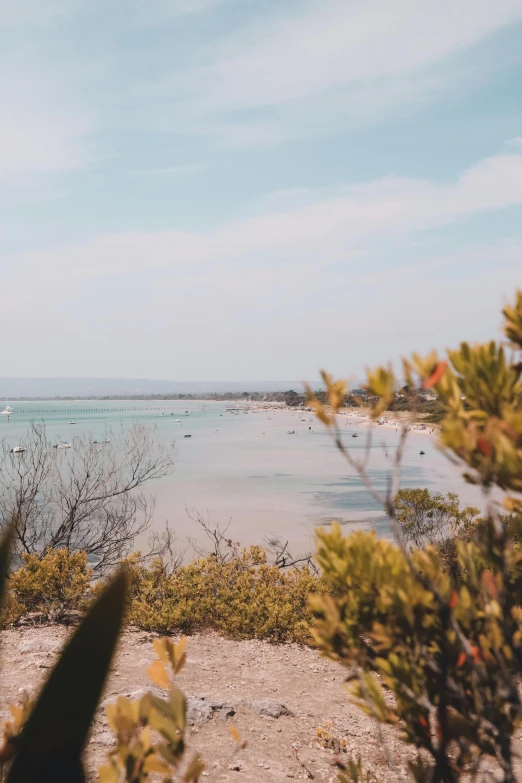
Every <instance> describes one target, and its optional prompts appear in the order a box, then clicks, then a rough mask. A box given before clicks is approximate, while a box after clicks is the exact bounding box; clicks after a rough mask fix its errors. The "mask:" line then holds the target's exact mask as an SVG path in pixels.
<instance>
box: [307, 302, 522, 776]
mask: <svg viewBox="0 0 522 783" xmlns="http://www.w3.org/2000/svg"><path fill="white" fill-rule="evenodd" d="M504 315H505V318H506V324H505V329H504V331H505V334H506V336H507V337H508V339H509V341H510V342H511V348H512V349H513V350H512V352H511V353H510V354H508V353H507V352H506V350H505V348H504V347H503V346H502V345H499V344H496V343H494V342H490V343H487V344H485V345H475V346H470V345H468V344H467V343H462V344H461V347H460V349H459V350H456V351H449V352H448V360H447V361H446V360H439V359H438V357H437V355H436V354H435V353H432V354H430V355H429V356H428V357H427V358H425V359H423V358H422V357H420V356H417V355H414V356H413V359H412V361H411V362H409V361H406V360H404V361H403V373H404V379H405V380H406V382H407V384H408V385H409V386H415V387H417V386H418V385H419V381H420V384H421V385H422V386H423V387H424V388H435V390H436V392H437V395H438V399H439V400H440V401H441V404H442V405H443V406H444V412H445V415H444V419H443V421H442V428H441V445H442V447H443V448H444V449H445V450H446V452H447V453H448V456H450V458H451V459H452V460H453V461H454V462H457V463H459V464H461V465H463V467H464V468H465V473H464V476H465V478H466V479H467V480H468V481H469V482H471V483H474V484H478V485H479V486H481V487H482V488H483V490H484V496H485V501H486V503H487V510H486V514H485V518H484V520H481V521H479V520H477V519H476V517H475V511H476V510H474V509H469V510H468V509H465V510H464V512H461V511H460V509H459V508H458V504H456V503H454V502H453V501H454V500H455V499H454V498H452V497H451V496H448V497H446V498H444V497H438V498H431V497H430V496H429V493H423V491H417V492H416V493H415V492H414V493H413V494H412V493H411V491H410V493H408V492H405V493H404V492H403V493H402V496H401V494H400V493H398V486H397V473H396V474H395V476H394V477H393V478H392V480H391V481H390V482H389V490H388V492H387V494H386V495H385V496H383V497H382V504H383V506H384V507H385V508H386V510H387V512H388V514H389V516H390V518H391V522H392V526H393V528H394V530H395V531H396V533H397V544H393V543H391V542H389V541H385V540H379V539H377V538H376V536H375V534H372V533H362V532H358V533H353V534H352V535H351V536H349V537H348V538H344V537H343V536H342V534H341V529H340V527H339V526H334V527H333V528H332V531H331V532H329V533H326V532H324V531H323V532H320V533H319V534H318V542H319V551H318V556H317V557H318V564H319V566H320V568H321V569H322V575H323V579H324V581H325V582H326V585H327V587H328V588H329V592H330V595H324V596H316V597H313V598H312V601H311V603H312V607H313V610H314V613H315V616H316V618H317V624H316V627H315V629H314V637H315V639H316V642H317V644H318V646H319V647H320V648H321V649H322V650H323V652H324V653H325V654H326V655H328V656H329V657H332V658H334V659H335V660H338V661H340V662H341V663H342V664H344V665H346V666H349V667H351V669H352V673H351V674H350V677H349V680H350V681H351V691H352V694H353V695H354V696H355V698H356V700H357V701H358V703H359V704H360V705H361V707H362V708H363V709H364V710H366V711H367V712H368V713H369V714H370V715H372V716H374V717H375V718H376V719H377V720H379V721H381V722H384V723H389V724H392V725H397V726H398V727H400V729H401V731H402V734H403V737H404V739H405V740H406V741H407V742H409V743H411V744H412V745H414V746H415V747H416V748H417V749H418V751H419V755H418V757H417V761H416V763H415V764H413V765H412V772H413V775H414V778H415V780H416V781H418V782H419V781H426V782H427V781H430V783H454V781H457V780H459V779H460V778H461V777H462V776H464V775H465V774H468V773H473V772H474V771H476V770H477V769H479V767H480V764H481V762H482V759H483V757H484V756H490V757H491V756H493V757H495V758H496V759H497V761H498V765H499V768H500V770H501V774H502V780H503V781H504V782H505V783H513V781H514V780H515V777H514V772H513V750H512V744H511V740H512V736H513V732H514V730H515V728H516V727H517V726H518V725H519V724H520V721H521V716H522V703H521V699H520V694H519V690H518V683H519V679H520V675H521V674H522V548H521V547H520V541H521V535H522V501H521V500H520V494H519V493H520V492H521V491H522V361H521V359H522V292H519V293H518V294H517V299H516V303H515V306H514V307H508V308H505V310H504ZM415 374H417V375H418V376H419V378H418V379H417V378H416V379H415V380H414V378H413V376H414V375H415ZM323 378H324V380H325V383H326V386H327V396H328V401H329V409H326V408H325V406H324V405H323V404H322V403H321V401H320V400H317V399H316V398H315V397H314V396H313V394H311V393H310V403H311V404H312V405H313V407H314V408H315V410H316V413H317V415H318V416H319V418H320V419H321V420H322V421H323V422H324V423H325V424H326V425H327V427H328V428H329V430H330V432H331V433H332V436H333V438H334V441H335V442H336V444H337V446H338V447H339V449H340V451H341V452H342V453H343V455H344V456H345V457H346V459H347V461H348V463H349V464H350V465H351V466H352V467H353V468H354V469H355V470H356V471H357V472H358V473H359V475H360V476H361V478H362V479H364V481H365V482H366V484H367V486H370V482H369V479H368V474H367V472H366V462H365V461H364V459H362V460H361V459H358V458H357V456H353V455H351V454H350V451H349V449H348V448H347V447H345V446H344V444H343V442H342V436H341V433H340V430H339V427H338V425H337V422H336V419H335V414H336V412H337V410H338V408H339V400H340V399H341V398H342V395H343V390H344V385H343V383H342V382H340V381H334V380H333V379H332V378H331V377H330V376H329V375H328V374H327V373H323ZM398 386H399V381H398V379H397V377H396V376H395V374H394V372H393V370H392V368H391V367H386V368H385V367H379V368H377V370H375V371H374V372H372V373H370V374H369V375H368V385H367V388H368V391H369V392H370V393H372V394H374V395H376V396H377V398H378V399H377V401H376V402H375V404H374V407H373V411H372V416H373V418H374V419H376V418H377V417H378V416H379V415H380V414H381V412H382V411H383V410H384V409H385V407H386V406H387V405H388V404H389V401H390V400H391V399H392V397H393V393H394V390H395V389H396V388H397V387H398ZM405 434H406V432H404V433H403V436H405ZM400 454H401V452H400V447H399V451H398V455H397V460H398V462H400ZM492 488H497V489H500V490H504V491H505V494H504V497H503V508H504V509H505V510H507V511H508V512H509V513H508V514H505V513H501V509H502V506H499V504H498V502H496V501H495V499H494V498H493V497H492V493H491V489H492ZM374 494H375V496H376V497H377V496H378V493H377V492H374ZM416 515H417V516H416ZM437 518H439V521H440V520H441V521H442V528H444V527H445V526H446V525H449V527H450V528H451V526H452V525H453V527H454V531H455V532H456V533H457V534H461V538H460V539H459V538H456V539H455V538H453V539H452V540H453V543H454V555H455V558H456V561H457V565H458V567H457V568H448V567H447V563H445V562H444V560H443V554H444V552H443V549H442V548H441V545H440V541H438V540H434V541H433V543H434V544H436V546H427V547H425V548H424V549H413V550H410V549H409V547H408V546H407V545H406V544H405V542H404V537H403V535H402V534H401V528H402V532H403V533H406V535H408V534H411V533H412V532H413V533H415V532H417V533H419V537H418V540H413V541H412V540H411V536H410V542H409V543H410V544H411V543H413V544H414V545H415V544H416V545H417V546H422V545H424V544H425V543H426V541H427V540H430V537H431V539H432V540H433V533H434V529H435V532H436V528H437V525H435V528H434V526H433V522H434V520H435V521H436V520H437ZM426 533H428V535H427V536H426V535H425V534H426ZM354 664H355V665H356V666H358V667H360V668H359V669H356V670H355V673H354V672H353V666H354ZM387 691H388V692H387ZM390 694H391V696H392V697H393V698H392V699H390V698H389V695H390ZM345 779H346V777H345Z"/></svg>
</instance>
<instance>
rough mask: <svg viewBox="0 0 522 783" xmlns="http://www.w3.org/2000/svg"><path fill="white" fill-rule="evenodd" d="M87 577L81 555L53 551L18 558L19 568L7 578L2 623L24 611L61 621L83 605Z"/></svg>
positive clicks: (87, 586) (87, 572)
mask: <svg viewBox="0 0 522 783" xmlns="http://www.w3.org/2000/svg"><path fill="white" fill-rule="evenodd" d="M91 576H92V572H91V570H90V568H88V565H87V556H86V554H85V552H68V551H67V550H66V549H55V550H49V551H48V552H46V553H45V554H44V555H43V556H41V557H39V556H38V555H32V554H24V555H22V565H21V567H20V568H18V569H17V570H16V571H14V572H13V573H12V574H11V575H10V576H9V580H8V591H7V596H6V602H5V607H4V611H3V613H2V620H3V624H4V625H6V624H9V623H12V622H16V620H18V619H19V618H20V617H21V616H22V615H24V614H27V613H28V612H40V613H41V614H42V615H43V616H44V618H47V619H51V620H61V619H62V618H63V617H64V615H65V614H66V613H67V612H70V611H71V610H78V609H81V608H83V607H84V606H85V604H86V601H87V599H88V595H89V591H90V581H91Z"/></svg>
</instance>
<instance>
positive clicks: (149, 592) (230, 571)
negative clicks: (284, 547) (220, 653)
mask: <svg viewBox="0 0 522 783" xmlns="http://www.w3.org/2000/svg"><path fill="white" fill-rule="evenodd" d="M130 580H131V591H130V607H129V613H128V620H129V622H130V623H132V624H134V625H136V626H138V627H139V628H143V629H145V630H153V631H159V632H160V633H172V632H174V631H182V632H184V633H192V632H194V631H196V630H200V629H213V630H216V631H219V632H220V633H222V634H224V635H226V636H229V637H232V638H235V639H245V638H257V639H269V640H270V641H274V642H281V641H295V642H307V641H310V623H311V613H310V610H309V607H308V596H309V594H310V593H316V592H318V591H320V590H321V589H323V585H322V583H321V581H320V580H319V579H318V578H317V577H315V576H314V575H312V574H311V573H310V571H309V570H308V569H307V568H303V569H289V570H288V571H282V570H280V569H279V568H277V567H276V566H273V565H269V564H267V562H266V553H265V552H264V550H262V549H261V548H260V547H251V548H250V549H247V550H243V552H242V553H241V554H239V555H238V556H237V557H234V558H233V559H232V560H230V561H228V562H225V563H222V562H219V561H218V560H217V559H216V558H215V557H213V556H212V555H209V556H208V557H204V558H199V559H198V560H195V561H194V562H192V563H190V564H189V565H186V566H182V567H180V568H178V569H176V570H175V571H174V573H173V574H171V575H168V574H166V573H165V570H164V569H163V568H162V565H161V562H160V561H156V563H154V564H153V565H152V567H150V568H145V567H143V566H139V565H137V564H136V563H134V564H131V566H130Z"/></svg>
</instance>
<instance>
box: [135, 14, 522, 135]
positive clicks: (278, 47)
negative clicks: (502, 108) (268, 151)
mask: <svg viewBox="0 0 522 783" xmlns="http://www.w3.org/2000/svg"><path fill="white" fill-rule="evenodd" d="M519 21H522V0H499V2H498V3H495V4H492V3H491V2H490V0H459V2H458V3H455V2H454V0H438V2H436V3H435V2H432V0H365V2H360V1H359V0H322V1H321V2H318V0H308V1H307V2H303V3H301V4H298V6H297V9H296V10H295V11H294V12H293V13H291V12H290V11H289V10H288V8H287V7H286V6H285V5H284V4H282V5H281V6H280V7H279V9H278V12H277V13H276V14H273V13H272V14H265V15H259V16H258V17H256V19H255V20H254V21H253V22H251V23H250V24H249V25H247V26H246V27H242V28H240V29H238V30H237V31H235V32H234V33H233V34H231V35H230V36H229V37H228V38H225V39H218V40H217V41H211V42H208V43H207V44H206V45H205V46H204V47H202V49H201V52H200V55H201V58H202V61H203V64H202V65H201V66H200V67H195V68H192V69H191V70H190V71H183V72H174V73H170V74H169V73H165V74H164V76H163V77H162V78H160V79H158V80H151V81H148V82H147V84H146V85H143V86H142V91H141V93H140V94H141V97H142V100H144V101H148V102H149V104H148V105H149V106H150V112H149V113H148V114H147V115H146V116H144V117H142V118H140V117H137V118H136V121H137V122H138V124H139V123H140V122H144V123H146V122H152V123H153V125H156V126H158V127H162V128H165V129H168V128H170V129H171V130H173V131H174V132H182V133H186V134H188V135H194V136H208V137H213V138H214V139H215V140H216V141H217V143H218V144H221V145H224V146H234V147H245V146H267V145H268V146H269V145H272V144H279V143H281V142H285V141H288V140H289V139H293V138H296V137H299V138H301V137H309V136H317V135H323V134H328V133H331V132H332V131H333V130H334V131H335V130H337V131H339V130H340V129H342V128H347V127H353V126H361V125H365V124H369V123H375V122H382V121H383V117H387V116H390V115H392V116H393V115H395V114H397V113H400V112H401V111H404V110H405V109H408V108H410V107H414V106H418V105H423V104H425V103H426V102H427V101H429V100H430V99H432V98H433V97H436V96H438V95H439V94H441V92H442V91H448V90H458V89H462V88H463V87H469V86H470V84H474V83H477V82H478V83H483V82H484V80H487V79H490V78H491V76H492V70H493V69H492V63H491V59H488V61H487V67H486V66H485V65H484V63H483V62H482V61H481V60H480V59H476V60H475V62H474V63H473V65H472V66H469V65H467V64H464V63H463V61H462V60H461V61H460V62H459V63H458V64H456V63H455V57H456V56H462V54H463V53H464V52H466V51H467V50H469V49H470V48H472V47H473V46H475V45H476V44H479V43H480V42H482V41H483V40H485V39H486V38H487V37H488V36H491V35H492V34H493V33H495V32H497V31H499V30H500V29H502V28H504V27H507V26H509V25H510V24H515V23H517V22H519ZM506 56H508V55H507V53H506ZM501 60H502V52H501V56H500V57H497V58H495V60H494V63H493V65H494V68H497V67H498V68H500V67H501Z"/></svg>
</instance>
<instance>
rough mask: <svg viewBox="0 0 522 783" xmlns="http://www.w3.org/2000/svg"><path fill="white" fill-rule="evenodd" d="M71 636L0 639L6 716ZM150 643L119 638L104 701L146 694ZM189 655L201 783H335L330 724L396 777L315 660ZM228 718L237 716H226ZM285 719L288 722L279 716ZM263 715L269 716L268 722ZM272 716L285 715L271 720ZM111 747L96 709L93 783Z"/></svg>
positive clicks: (48, 629)
mask: <svg viewBox="0 0 522 783" xmlns="http://www.w3.org/2000/svg"><path fill="white" fill-rule="evenodd" d="M67 633H68V632H67V629H65V628H63V627H60V626H44V627H39V628H17V629H13V630H8V631H4V632H2V633H1V634H0V636H1V641H2V666H3V670H2V673H3V676H2V686H1V700H2V702H1V703H2V712H3V713H4V714H5V712H6V708H7V705H8V704H10V703H16V702H17V700H18V699H19V697H20V691H21V690H23V689H27V690H28V691H29V692H31V693H34V692H35V691H36V689H37V688H38V687H39V686H40V684H41V682H42V681H43V680H44V678H45V676H46V675H47V673H48V671H49V668H50V667H51V665H52V663H53V661H54V660H55V658H56V655H57V652H58V650H59V649H60V647H61V645H62V643H63V641H64V639H65V638H66V636H67ZM153 638H154V637H153V636H152V635H150V634H147V633H142V632H139V631H127V632H126V633H125V634H124V636H123V638H122V641H121V644H120V647H119V652H118V656H117V659H116V661H115V665H114V667H113V671H112V674H111V676H110V679H109V682H108V684H107V688H106V693H105V695H104V697H103V698H104V700H105V699H110V698H111V697H113V696H116V695H118V694H123V695H127V694H131V693H133V692H135V691H138V690H139V689H140V688H143V687H148V686H149V685H151V683H150V682H149V680H148V678H147V675H146V669H147V666H148V665H149V663H150V662H151V661H152V660H153V659H154V657H155V656H154V652H153V649H152V644H151V642H152V639H153ZM187 655H188V661H187V665H186V667H185V669H184V670H183V672H182V673H181V675H180V677H179V685H180V687H181V688H182V689H183V690H184V692H185V694H186V695H187V696H189V697H201V696H202V697H205V698H204V702H203V704H204V705H209V706H210V707H211V709H208V707H207V708H206V709H204V710H200V709H199V708H198V707H197V704H198V702H196V700H194V699H191V704H192V709H191V714H190V717H191V720H192V721H194V723H195V725H192V726H191V727H190V729H189V737H188V744H189V747H190V749H191V750H198V751H200V752H201V754H202V756H203V757H204V759H205V762H206V764H207V772H206V773H205V776H204V779H205V780H209V781H241V780H245V781H260V782H261V783H262V782H264V781H266V783H269V782H270V783H271V782H272V781H280V780H283V779H287V778H295V779H298V780H299V779H301V780H303V779H308V780H312V779H313V780H317V781H331V780H335V779H336V772H335V769H334V768H333V767H332V761H333V759H334V757H335V752H334V750H331V749H323V748H322V747H321V746H320V745H319V744H318V742H317V737H316V729H317V728H318V727H319V726H324V724H325V722H326V721H331V722H332V724H333V728H332V734H333V736H335V737H336V738H337V739H338V740H341V739H343V738H345V739H346V742H347V746H348V749H349V750H351V751H353V752H354V753H355V754H358V753H361V754H362V755H363V757H364V758H365V759H366V760H367V762H368V767H370V768H373V769H375V770H376V771H378V772H381V773H382V774H383V775H384V779H385V780H392V779H395V773H393V774H392V777H390V772H391V771H390V770H389V768H388V765H387V763H386V757H385V754H384V752H383V750H382V742H381V738H380V737H379V735H378V733H376V730H375V726H374V724H373V722H372V721H371V720H370V719H369V718H368V717H366V716H365V715H364V714H363V713H361V712H360V711H359V710H358V709H357V708H356V707H354V706H352V705H350V703H349V701H348V698H347V696H346V693H345V691H344V690H343V678H344V674H345V672H344V670H343V669H342V668H341V667H340V666H338V665H337V664H334V663H331V662H329V661H326V660H324V659H322V658H321V657H320V656H319V654H318V653H317V652H316V651H315V650H311V649H309V648H305V647H299V646H297V645H293V644H291V645H280V646H274V645H270V644H268V643H266V642H261V641H243V642H233V641H230V640H226V639H223V638H220V637H219V636H217V635H215V634H209V635H206V634H198V635H195V636H192V637H190V638H189V640H188V645H187ZM194 703H196V709H194V707H193V705H194ZM212 707H213V709H212ZM232 711H233V712H234V713H235V714H234V715H233V716H231V715H227V713H230V712H232ZM286 711H288V713H289V714H284V713H285V712H286ZM267 712H268V713H272V716H271V715H269V714H264V713H267ZM278 712H282V713H283V714H281V715H280V717H273V715H276V714H277V713H278ZM212 713H213V714H212ZM208 714H212V717H209V716H208ZM232 724H235V725H236V726H237V727H238V729H239V731H240V733H241V736H242V738H243V739H246V740H247V743H248V744H247V747H246V748H245V749H244V750H242V751H240V752H239V754H237V755H236V756H234V742H233V740H232V739H231V737H230V726H231V725H232ZM385 735H386V738H387V745H388V749H389V751H391V752H392V753H395V754H396V755H397V757H398V758H400V757H401V756H402V761H403V763H404V761H405V757H404V752H403V751H401V752H400V754H399V750H400V746H399V744H398V742H397V739H396V736H395V735H393V734H392V733H391V732H390V731H388V730H386V731H385ZM111 745H112V734H111V732H110V730H109V729H108V727H107V724H106V721H105V717H104V709H100V710H99V711H98V714H97V718H96V722H95V725H94V728H93V731H92V737H91V742H90V745H89V749H88V754H87V766H88V769H89V777H90V779H91V780H94V779H95V778H96V768H97V766H98V765H99V763H100V762H101V761H102V759H103V757H104V755H105V754H106V752H107V750H108V749H109V748H110V747H111ZM341 755H343V754H341Z"/></svg>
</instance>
